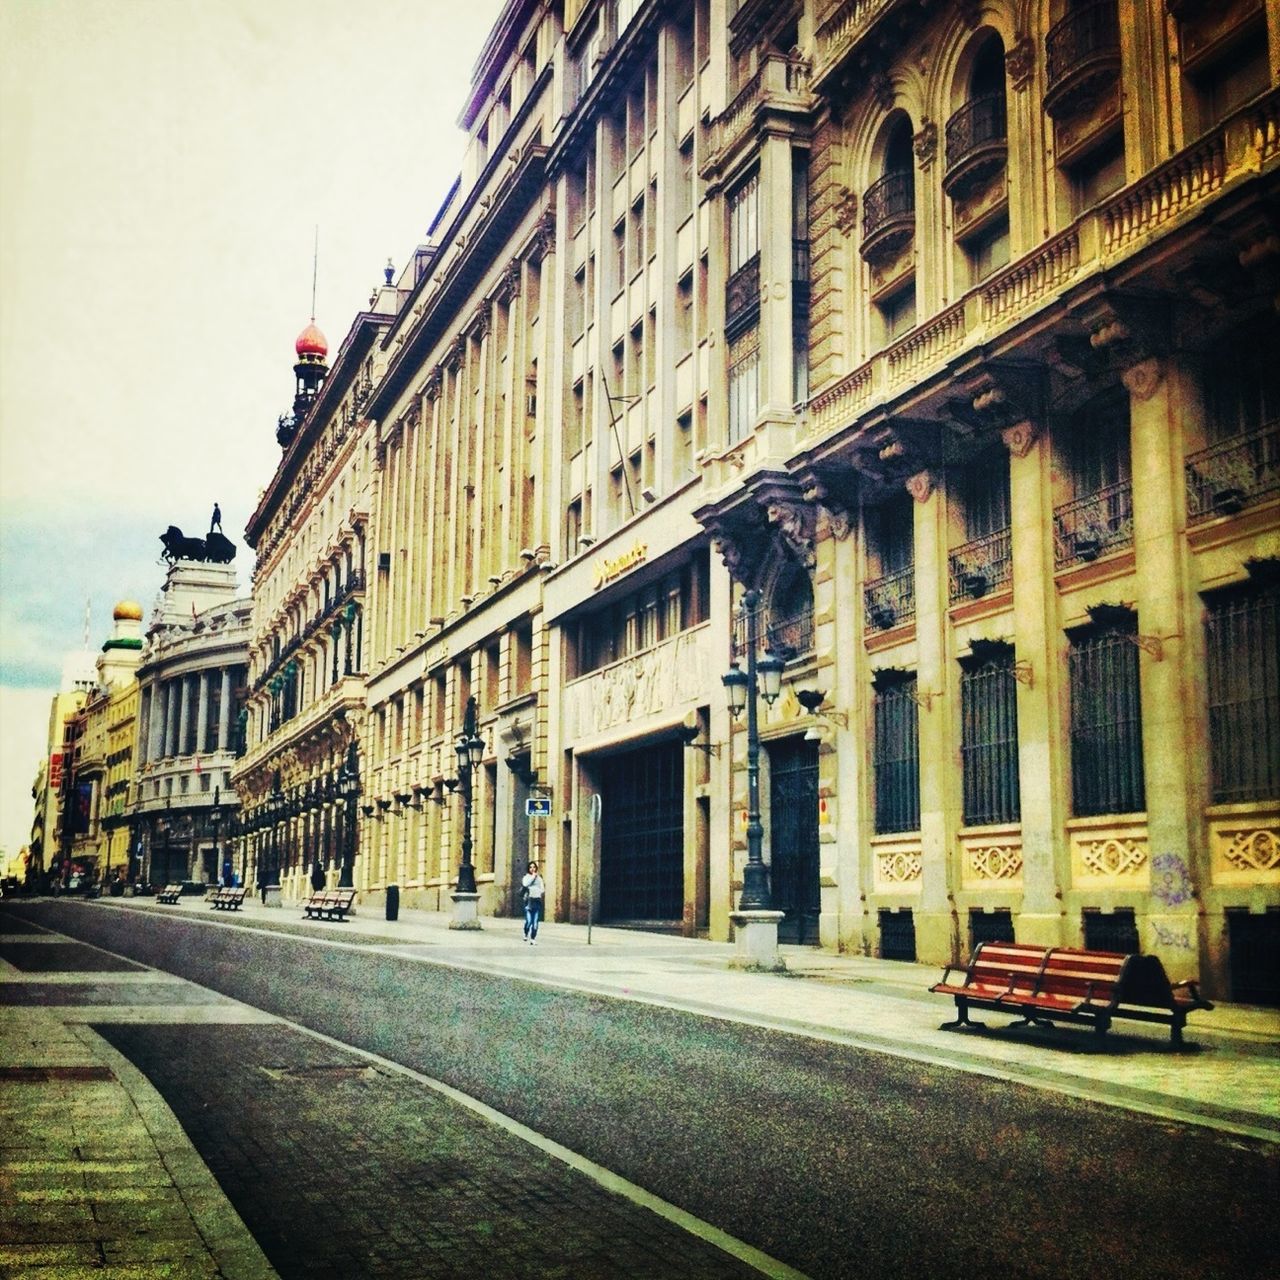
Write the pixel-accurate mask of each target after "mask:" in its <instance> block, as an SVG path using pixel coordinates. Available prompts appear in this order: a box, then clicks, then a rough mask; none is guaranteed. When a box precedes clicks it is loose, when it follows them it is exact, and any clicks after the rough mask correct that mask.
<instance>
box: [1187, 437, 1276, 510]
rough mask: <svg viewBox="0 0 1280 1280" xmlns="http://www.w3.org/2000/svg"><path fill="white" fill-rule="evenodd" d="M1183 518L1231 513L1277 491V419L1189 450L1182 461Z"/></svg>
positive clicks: (1272, 495) (1271, 495)
mask: <svg viewBox="0 0 1280 1280" xmlns="http://www.w3.org/2000/svg"><path fill="white" fill-rule="evenodd" d="M1186 474H1187V519H1188V520H1191V521H1197V520H1208V519H1210V518H1212V517H1213V516H1226V515H1234V514H1235V513H1236V512H1238V511H1243V510H1244V508H1245V507H1247V506H1250V505H1251V504H1253V503H1257V502H1261V501H1262V500H1263V499H1266V498H1271V497H1274V496H1275V495H1276V494H1278V493H1280V419H1278V420H1277V421H1275V422H1270V423H1268V424H1267V425H1266V426H1265V427H1263V428H1262V429H1261V430H1260V431H1253V432H1250V433H1249V434H1248V435H1241V436H1232V437H1231V439H1229V440H1223V441H1221V442H1220V443H1218V444H1215V445H1211V446H1210V447H1209V448H1208V449H1201V450H1200V452H1199V453H1193V454H1192V455H1191V456H1190V457H1189V458H1188V459H1187V463H1186Z"/></svg>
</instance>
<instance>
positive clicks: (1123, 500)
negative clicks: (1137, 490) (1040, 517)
mask: <svg viewBox="0 0 1280 1280" xmlns="http://www.w3.org/2000/svg"><path fill="white" fill-rule="evenodd" d="M1131 546H1133V485H1132V484H1131V483H1130V481H1128V480H1125V481H1122V482H1121V483H1120V484H1111V485H1107V486H1106V487H1105V488H1102V489H1099V490H1098V491H1097V492H1096V493H1090V494H1086V495H1085V496H1084V497H1083V498H1077V499H1075V501H1074V502H1067V503H1064V504H1063V505H1062V506H1060V507H1055V508H1054V511H1053V563H1054V567H1055V568H1057V569H1065V568H1066V567H1067V566H1068V565H1072V564H1077V563H1079V562H1080V561H1084V562H1086V563H1087V562H1088V561H1090V560H1096V559H1097V558H1098V557H1099V556H1100V555H1103V554H1105V553H1106V552H1108V551H1117V550H1119V549H1120V548H1121V547H1131Z"/></svg>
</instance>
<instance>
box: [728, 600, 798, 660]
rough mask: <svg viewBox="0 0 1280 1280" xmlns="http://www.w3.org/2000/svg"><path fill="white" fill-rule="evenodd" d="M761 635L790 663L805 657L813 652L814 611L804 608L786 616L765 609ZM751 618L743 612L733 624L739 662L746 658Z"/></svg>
mask: <svg viewBox="0 0 1280 1280" xmlns="http://www.w3.org/2000/svg"><path fill="white" fill-rule="evenodd" d="M761 613H762V618H761V622H760V635H761V636H762V637H763V639H764V643H765V648H766V649H768V650H769V652H770V653H776V654H777V655H778V657H780V658H782V659H783V660H784V661H786V662H791V661H792V660H793V659H795V658H803V657H806V656H808V655H809V654H811V653H812V652H813V609H812V607H810V608H807V609H801V610H800V611H799V612H798V613H793V614H788V615H787V616H786V617H780V616H779V615H777V614H775V613H772V612H770V611H769V610H767V609H764V608H763V606H762V608H761ZM747 625H748V622H747V617H746V616H745V615H744V614H742V613H741V612H739V614H738V616H737V617H736V618H735V619H734V623H733V645H732V656H733V660H734V661H735V662H738V661H741V660H742V659H744V658H745V657H746V652H747Z"/></svg>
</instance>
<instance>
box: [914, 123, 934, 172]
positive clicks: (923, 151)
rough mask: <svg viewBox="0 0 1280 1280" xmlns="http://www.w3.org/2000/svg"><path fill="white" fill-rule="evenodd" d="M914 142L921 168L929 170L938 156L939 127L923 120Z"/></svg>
mask: <svg viewBox="0 0 1280 1280" xmlns="http://www.w3.org/2000/svg"><path fill="white" fill-rule="evenodd" d="M912 142H913V143H914V144H915V149H916V159H917V160H919V161H920V167H921V168H922V169H927V168H928V167H929V166H930V165H931V164H932V163H933V158H934V156H936V155H937V154H938V126H937V125H936V124H934V122H933V121H932V120H922V121H921V122H920V129H919V132H918V133H917V134H916V136H915V137H914V138H913V139H912Z"/></svg>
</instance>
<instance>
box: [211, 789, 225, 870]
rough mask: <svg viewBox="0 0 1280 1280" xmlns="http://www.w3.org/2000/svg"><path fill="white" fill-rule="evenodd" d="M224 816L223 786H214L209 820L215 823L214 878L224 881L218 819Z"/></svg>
mask: <svg viewBox="0 0 1280 1280" xmlns="http://www.w3.org/2000/svg"><path fill="white" fill-rule="evenodd" d="M221 817H222V788H221V787H214V789H213V804H211V805H210V806H209V821H210V823H212V825H213V878H214V880H216V881H217V882H218V883H219V884H221V883H222V853H221V850H220V849H219V848H218V821H219V819H221Z"/></svg>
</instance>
